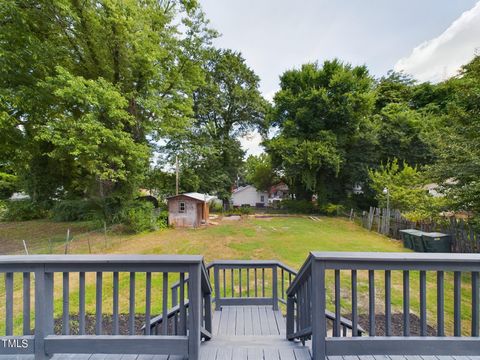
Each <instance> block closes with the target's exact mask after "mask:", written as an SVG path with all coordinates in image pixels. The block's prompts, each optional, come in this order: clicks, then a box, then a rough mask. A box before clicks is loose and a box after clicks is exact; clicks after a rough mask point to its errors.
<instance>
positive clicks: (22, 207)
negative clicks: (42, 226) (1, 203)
mask: <svg viewBox="0 0 480 360" xmlns="http://www.w3.org/2000/svg"><path fill="white" fill-rule="evenodd" d="M47 215H48V211H47V209H46V207H45V206H44V205H42V204H40V203H37V202H33V201H31V200H19V201H8V202H6V211H5V213H4V215H3V220H6V221H26V220H34V219H43V218H46V217H47Z"/></svg>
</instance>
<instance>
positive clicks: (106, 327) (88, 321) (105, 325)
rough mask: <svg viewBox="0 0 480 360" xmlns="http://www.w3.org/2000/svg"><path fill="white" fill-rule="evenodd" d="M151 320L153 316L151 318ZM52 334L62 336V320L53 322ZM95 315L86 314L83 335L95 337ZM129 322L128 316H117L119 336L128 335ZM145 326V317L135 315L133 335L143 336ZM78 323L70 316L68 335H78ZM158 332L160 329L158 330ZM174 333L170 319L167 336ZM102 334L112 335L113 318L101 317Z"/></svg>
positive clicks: (75, 316) (74, 316) (76, 317)
mask: <svg viewBox="0 0 480 360" xmlns="http://www.w3.org/2000/svg"><path fill="white" fill-rule="evenodd" d="M152 318H153V316H152ZM54 324H55V325H54V332H55V334H56V335H61V334H62V319H61V318H57V319H55V322H54ZM95 324H96V320H95V315H92V314H87V315H86V316H85V334H86V335H95ZM129 324H130V322H129V315H128V314H120V315H119V316H118V327H119V332H120V335H130V332H129V329H130V325H129ZM143 325H145V315H140V314H136V315H135V335H143V331H142V326H143ZM78 330H79V322H78V315H70V334H71V335H78ZM158 331H159V332H160V331H161V329H160V328H159V329H158ZM173 333H174V319H170V320H169V322H168V334H170V335H171V334H173ZM102 334H113V316H112V315H103V318H102Z"/></svg>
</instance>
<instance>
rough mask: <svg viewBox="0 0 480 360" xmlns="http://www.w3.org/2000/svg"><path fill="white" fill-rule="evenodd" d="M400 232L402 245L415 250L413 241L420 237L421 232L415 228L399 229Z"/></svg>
mask: <svg viewBox="0 0 480 360" xmlns="http://www.w3.org/2000/svg"><path fill="white" fill-rule="evenodd" d="M400 234H401V236H402V240H403V246H404V247H406V248H408V249H412V250H415V247H414V242H415V241H416V240H415V239H417V238H418V237H420V238H421V236H422V234H423V232H422V231H419V230H415V229H405V230H400Z"/></svg>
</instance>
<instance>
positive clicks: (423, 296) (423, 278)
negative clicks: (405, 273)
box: [420, 270, 427, 336]
mask: <svg viewBox="0 0 480 360" xmlns="http://www.w3.org/2000/svg"><path fill="white" fill-rule="evenodd" d="M420 335H421V336H427V274H426V271H423V270H422V271H420Z"/></svg>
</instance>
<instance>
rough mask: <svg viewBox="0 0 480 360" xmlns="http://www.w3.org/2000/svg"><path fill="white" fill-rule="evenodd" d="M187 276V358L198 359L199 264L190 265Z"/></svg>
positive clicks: (199, 328)
mask: <svg viewBox="0 0 480 360" xmlns="http://www.w3.org/2000/svg"><path fill="white" fill-rule="evenodd" d="M188 277H189V279H188V301H189V305H188V359H189V360H198V359H199V353H200V341H201V337H200V330H201V320H202V298H201V296H202V295H201V290H202V279H201V264H195V265H191V266H190V271H189V276H188Z"/></svg>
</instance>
